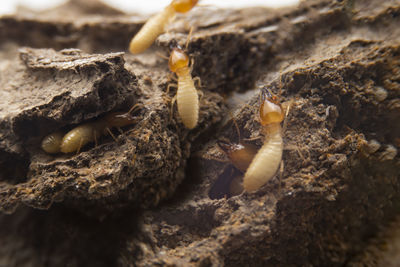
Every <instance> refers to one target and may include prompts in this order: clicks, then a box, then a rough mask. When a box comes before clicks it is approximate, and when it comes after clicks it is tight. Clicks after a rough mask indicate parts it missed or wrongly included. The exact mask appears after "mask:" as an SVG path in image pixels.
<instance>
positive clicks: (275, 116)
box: [243, 88, 285, 192]
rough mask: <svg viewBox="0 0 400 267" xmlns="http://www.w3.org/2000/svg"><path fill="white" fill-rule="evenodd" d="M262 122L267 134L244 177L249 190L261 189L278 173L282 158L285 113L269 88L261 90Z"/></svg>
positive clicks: (245, 188) (246, 187)
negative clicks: (282, 125)
mask: <svg viewBox="0 0 400 267" xmlns="http://www.w3.org/2000/svg"><path fill="white" fill-rule="evenodd" d="M261 101H262V102H261V105H260V110H259V116H260V123H261V126H262V129H263V132H264V135H265V136H266V138H265V140H264V144H263V146H262V147H261V148H260V149H259V150H258V152H257V154H256V155H255V157H254V159H253V160H252V162H251V164H250V166H249V167H248V168H247V171H246V173H245V175H244V178H243V187H244V190H245V191H247V192H252V191H255V190H257V189H259V188H260V187H261V186H263V185H264V184H265V183H267V182H268V181H269V180H270V179H271V178H272V177H273V176H274V175H275V173H276V171H277V170H278V168H279V165H280V163H281V160H282V151H283V140H282V127H281V122H282V121H283V120H284V117H285V114H284V112H283V110H282V106H281V105H280V104H279V101H278V98H277V97H276V96H275V95H273V94H272V93H271V91H269V90H268V89H266V88H264V89H262V92H261Z"/></svg>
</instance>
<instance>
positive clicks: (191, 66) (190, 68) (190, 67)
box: [189, 58, 194, 73]
mask: <svg viewBox="0 0 400 267" xmlns="http://www.w3.org/2000/svg"><path fill="white" fill-rule="evenodd" d="M193 66H194V58H191V59H190V64H189V70H190V73H192V71H193Z"/></svg>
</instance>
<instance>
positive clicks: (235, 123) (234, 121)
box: [229, 111, 241, 143]
mask: <svg viewBox="0 0 400 267" xmlns="http://www.w3.org/2000/svg"><path fill="white" fill-rule="evenodd" d="M229 117H231V120H232V122H233V124H234V125H235V128H236V134H237V137H238V143H240V141H241V137H240V130H239V125H238V123H237V121H236V119H235V118H234V117H233V114H232V112H231V111H229Z"/></svg>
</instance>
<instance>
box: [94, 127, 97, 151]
mask: <svg viewBox="0 0 400 267" xmlns="http://www.w3.org/2000/svg"><path fill="white" fill-rule="evenodd" d="M93 135H94V136H93V137H94V138H93V139H94V145H95V146H96V147H97V131H96V130H94V133H93Z"/></svg>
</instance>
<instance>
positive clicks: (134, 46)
mask: <svg viewBox="0 0 400 267" xmlns="http://www.w3.org/2000/svg"><path fill="white" fill-rule="evenodd" d="M197 2H198V0H172V2H171V4H169V5H168V6H167V7H166V8H164V10H163V11H161V12H160V13H158V14H157V15H155V16H153V17H151V18H150V19H149V20H148V21H147V22H146V23H145V24H144V25H143V27H142V28H141V29H140V31H139V32H138V33H137V34H136V35H135V37H133V38H132V40H131V42H130V44H129V51H130V52H131V53H132V54H138V53H141V52H143V51H145V50H146V49H147V48H149V47H150V46H151V44H152V43H154V41H155V40H156V38H157V37H158V36H159V35H160V34H162V33H163V32H164V31H165V27H166V26H167V25H168V23H169V22H170V21H171V20H172V19H173V18H174V17H175V15H176V13H186V12H188V11H190V10H191V9H192V8H193V7H194V6H195V5H196V4H197Z"/></svg>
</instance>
